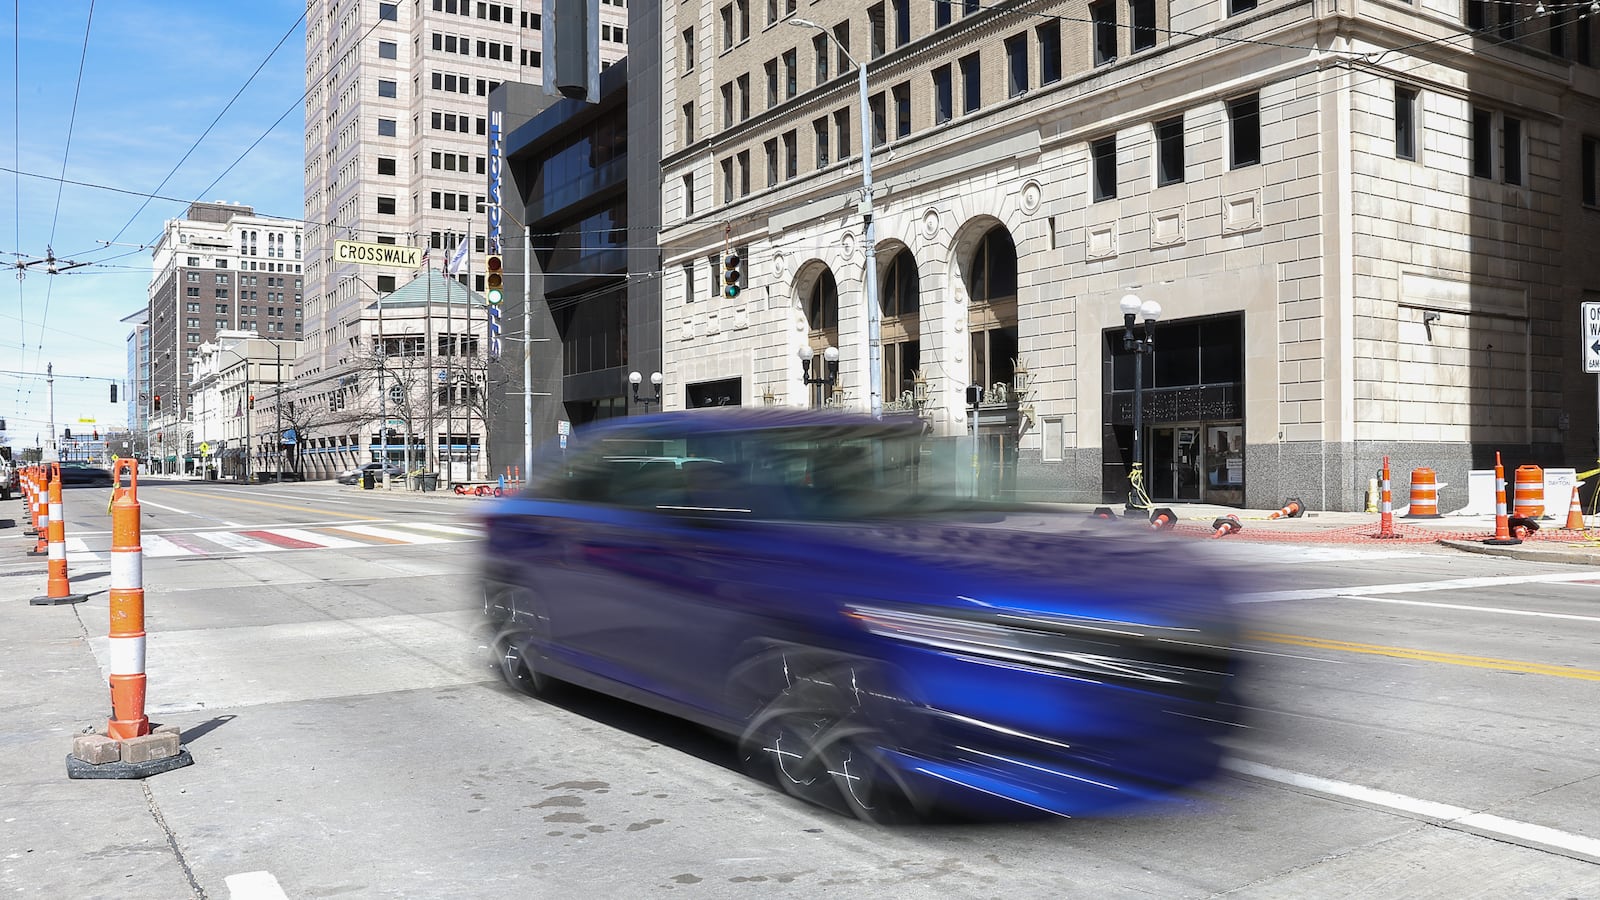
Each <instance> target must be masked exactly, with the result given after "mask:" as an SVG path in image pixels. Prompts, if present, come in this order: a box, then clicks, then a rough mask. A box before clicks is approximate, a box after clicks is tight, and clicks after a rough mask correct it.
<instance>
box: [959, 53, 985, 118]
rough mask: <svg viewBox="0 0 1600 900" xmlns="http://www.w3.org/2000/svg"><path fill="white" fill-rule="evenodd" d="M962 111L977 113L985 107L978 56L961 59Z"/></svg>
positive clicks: (974, 54) (971, 55)
mask: <svg viewBox="0 0 1600 900" xmlns="http://www.w3.org/2000/svg"><path fill="white" fill-rule="evenodd" d="M960 65H961V98H962V100H961V111H962V112H964V113H970V112H977V111H978V108H979V107H981V106H982V105H983V82H982V80H981V70H980V69H979V67H978V54H976V53H973V54H969V55H967V56H963V57H961V62H960Z"/></svg>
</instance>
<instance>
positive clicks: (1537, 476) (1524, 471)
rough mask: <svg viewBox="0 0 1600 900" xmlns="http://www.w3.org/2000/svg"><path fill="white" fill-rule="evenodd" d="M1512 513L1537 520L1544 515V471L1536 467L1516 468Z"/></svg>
mask: <svg viewBox="0 0 1600 900" xmlns="http://www.w3.org/2000/svg"><path fill="white" fill-rule="evenodd" d="M1512 508H1513V513H1514V514H1515V515H1519V516H1527V517H1528V518H1531V519H1537V518H1539V517H1540V516H1542V515H1544V470H1543V469H1541V468H1539V467H1538V466H1517V473H1516V481H1515V491H1514V494H1513V500H1512Z"/></svg>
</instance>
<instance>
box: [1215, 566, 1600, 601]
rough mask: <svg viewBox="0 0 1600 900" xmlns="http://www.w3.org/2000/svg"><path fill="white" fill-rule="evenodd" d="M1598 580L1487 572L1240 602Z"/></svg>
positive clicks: (1596, 575)
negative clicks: (1459, 576) (1492, 573)
mask: <svg viewBox="0 0 1600 900" xmlns="http://www.w3.org/2000/svg"><path fill="white" fill-rule="evenodd" d="M1594 580H1600V570H1595V569H1583V570H1580V571H1576V572H1542V573H1539V574H1535V575H1487V576H1482V577H1477V578H1450V579H1446V580H1443V581H1401V582H1396V583H1393V584H1365V585H1359V584H1358V585H1351V586H1348V587H1332V588H1309V589H1305V590H1298V591H1262V592H1260V593H1254V594H1240V595H1239V596H1238V598H1236V599H1237V600H1238V602H1240V603H1276V602H1279V601H1282V600H1327V599H1331V598H1335V597H1346V598H1353V599H1366V598H1367V597H1368V596H1369V595H1373V594H1415V593H1422V592H1425V591H1458V590H1466V589H1469V588H1481V587H1506V586H1508V585H1514V584H1559V583H1561V582H1565V581H1594Z"/></svg>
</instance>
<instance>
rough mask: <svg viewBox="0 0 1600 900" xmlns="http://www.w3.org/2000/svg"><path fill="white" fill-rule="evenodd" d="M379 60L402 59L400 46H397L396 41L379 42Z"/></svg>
mask: <svg viewBox="0 0 1600 900" xmlns="http://www.w3.org/2000/svg"><path fill="white" fill-rule="evenodd" d="M378 58H379V59H399V58H400V45H398V44H396V43H395V42H394V41H379V42H378Z"/></svg>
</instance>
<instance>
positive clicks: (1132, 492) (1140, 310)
mask: <svg viewBox="0 0 1600 900" xmlns="http://www.w3.org/2000/svg"><path fill="white" fill-rule="evenodd" d="M1118 305H1119V306H1121V308H1122V349H1123V351H1124V352H1128V353H1132V354H1133V463H1132V464H1131V465H1130V466H1129V467H1128V503H1127V506H1126V508H1125V512H1127V513H1132V512H1133V511H1134V510H1136V509H1137V510H1143V511H1145V512H1148V511H1149V509H1150V495H1149V494H1147V493H1146V492H1145V486H1144V358H1145V357H1146V356H1150V357H1154V356H1155V352H1156V320H1157V319H1159V318H1161V304H1159V303H1157V302H1156V301H1154V300H1140V299H1139V295H1137V294H1132V293H1129V294H1123V295H1122V300H1121V301H1120V302H1119V304H1118ZM1136 317H1137V318H1140V319H1142V320H1143V322H1144V334H1143V335H1140V334H1138V333H1136V332H1135V331H1134V330H1133V320H1134V319H1135V318H1136Z"/></svg>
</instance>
